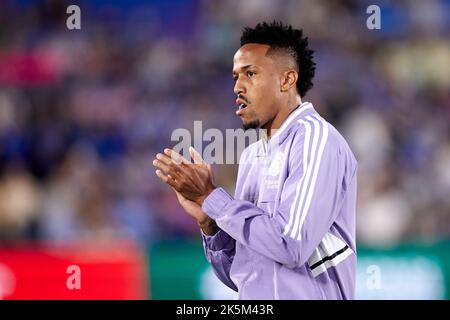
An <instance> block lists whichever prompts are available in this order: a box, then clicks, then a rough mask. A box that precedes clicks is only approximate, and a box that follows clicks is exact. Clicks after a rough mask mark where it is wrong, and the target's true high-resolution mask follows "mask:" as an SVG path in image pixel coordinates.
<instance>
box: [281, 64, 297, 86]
mask: <svg viewBox="0 0 450 320" xmlns="http://www.w3.org/2000/svg"><path fill="white" fill-rule="evenodd" d="M297 79H298V73H297V71H295V70H292V69H291V70H287V71H285V72H283V74H282V76H281V87H280V90H281V92H287V91H289V90H290V89H291V88H292V87H294V86H295V85H296V83H297Z"/></svg>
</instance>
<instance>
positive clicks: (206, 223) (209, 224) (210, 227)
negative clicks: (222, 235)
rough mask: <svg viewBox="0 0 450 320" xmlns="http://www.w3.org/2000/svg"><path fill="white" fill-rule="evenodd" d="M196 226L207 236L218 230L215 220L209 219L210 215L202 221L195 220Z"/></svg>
mask: <svg viewBox="0 0 450 320" xmlns="http://www.w3.org/2000/svg"><path fill="white" fill-rule="evenodd" d="M197 223H198V226H199V227H200V229H202V231H203V233H204V234H206V235H208V236H213V235H215V234H216V233H217V232H218V231H219V227H218V226H217V224H216V221H214V220H213V219H211V218H210V217H206V218H205V219H204V220H202V221H197Z"/></svg>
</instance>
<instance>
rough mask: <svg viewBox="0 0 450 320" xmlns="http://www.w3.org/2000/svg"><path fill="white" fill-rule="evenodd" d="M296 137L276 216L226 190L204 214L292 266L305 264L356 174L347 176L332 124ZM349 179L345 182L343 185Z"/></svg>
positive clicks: (311, 126)
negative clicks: (330, 134) (333, 135)
mask: <svg viewBox="0 0 450 320" xmlns="http://www.w3.org/2000/svg"><path fill="white" fill-rule="evenodd" d="M302 124H303V126H304V130H300V129H299V130H298V131H297V133H296V136H295V137H294V138H293V142H292V145H291V150H290V152H289V159H288V161H289V162H288V166H289V167H288V168H289V169H288V170H289V172H288V176H287V178H286V179H285V181H284V183H283V184H282V185H280V188H282V191H281V198H280V204H279V206H278V208H277V212H275V213H274V214H273V215H269V213H267V212H265V211H264V210H262V209H261V208H259V207H257V206H255V205H254V204H253V203H251V202H249V201H243V200H236V199H234V198H233V197H231V196H230V195H229V194H228V193H227V192H226V191H225V190H223V189H222V188H217V189H215V190H214V191H213V192H212V193H211V194H210V195H209V196H208V197H207V198H206V199H205V201H204V202H203V204H202V208H203V210H204V211H205V213H206V214H208V215H209V216H210V217H211V218H213V219H214V220H216V223H217V225H218V226H219V227H220V228H221V229H222V230H223V231H225V232H226V233H227V234H229V235H230V236H231V237H232V238H233V239H235V240H236V241H237V242H239V243H242V244H243V245H245V246H248V247H250V248H251V249H253V250H255V251H257V252H259V253H260V254H262V255H264V256H266V257H268V258H270V259H272V260H275V261H277V262H279V263H281V264H284V265H286V266H287V267H290V268H295V267H298V266H301V265H303V264H304V263H305V262H306V261H307V260H308V258H309V257H310V256H311V254H312V252H313V250H314V249H315V248H316V247H317V246H318V245H319V243H320V241H321V240H322V238H323V237H324V236H325V234H326V233H327V231H328V230H329V229H330V227H331V225H332V224H333V222H334V221H335V219H336V217H337V215H338V212H339V210H340V207H341V205H342V202H343V200H344V198H345V195H346V190H345V189H346V188H345V185H346V184H349V183H351V181H350V180H352V179H353V175H354V171H355V170H349V171H353V172H352V174H350V173H349V174H348V176H347V177H345V174H344V173H343V172H345V168H344V167H345V166H346V165H345V163H346V161H345V159H344V158H345V155H344V152H341V151H340V149H339V146H338V145H337V143H336V141H333V140H332V138H333V139H336V138H334V137H330V136H329V127H328V124H327V123H326V122H325V121H324V120H321V119H320V118H313V119H311V120H304V121H303V123H302ZM345 179H347V181H344V180H345Z"/></svg>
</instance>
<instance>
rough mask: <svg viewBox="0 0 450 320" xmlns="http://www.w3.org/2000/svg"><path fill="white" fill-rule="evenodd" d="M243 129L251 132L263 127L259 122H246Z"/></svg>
mask: <svg viewBox="0 0 450 320" xmlns="http://www.w3.org/2000/svg"><path fill="white" fill-rule="evenodd" d="M242 127H243V128H244V130H245V131H246V130H249V129H258V128H259V127H261V125H260V122H259V120H251V121H248V122H244V123H243V124H242Z"/></svg>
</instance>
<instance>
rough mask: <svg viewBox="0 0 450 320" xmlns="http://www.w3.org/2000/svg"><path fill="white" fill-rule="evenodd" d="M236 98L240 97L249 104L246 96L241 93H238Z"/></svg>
mask: <svg viewBox="0 0 450 320" xmlns="http://www.w3.org/2000/svg"><path fill="white" fill-rule="evenodd" d="M237 99H241V100H242V101H244V102H245V103H246V104H249V103H250V101H248V99H247V98H246V97H244V96H243V95H242V94H238V95H237Z"/></svg>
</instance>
